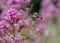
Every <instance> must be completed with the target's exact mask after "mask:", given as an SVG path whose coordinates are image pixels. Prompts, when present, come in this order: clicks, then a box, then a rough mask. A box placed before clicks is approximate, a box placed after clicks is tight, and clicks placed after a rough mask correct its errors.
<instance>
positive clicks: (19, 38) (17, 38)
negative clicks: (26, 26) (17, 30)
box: [14, 34, 22, 41]
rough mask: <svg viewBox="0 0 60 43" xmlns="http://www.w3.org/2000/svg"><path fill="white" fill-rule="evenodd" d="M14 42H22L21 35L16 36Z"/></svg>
mask: <svg viewBox="0 0 60 43" xmlns="http://www.w3.org/2000/svg"><path fill="white" fill-rule="evenodd" d="M14 40H15V41H19V40H22V36H21V34H16V35H15V37H14Z"/></svg>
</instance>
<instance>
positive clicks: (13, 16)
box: [3, 8, 22, 23]
mask: <svg viewBox="0 0 60 43" xmlns="http://www.w3.org/2000/svg"><path fill="white" fill-rule="evenodd" d="M21 18H22V14H21V13H20V12H19V11H17V10H15V9H14V8H11V9H9V10H8V11H6V13H5V15H4V17H3V19H4V20H6V21H7V22H10V23H12V22H17V20H20V19H21Z"/></svg>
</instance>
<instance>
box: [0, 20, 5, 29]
mask: <svg viewBox="0 0 60 43" xmlns="http://www.w3.org/2000/svg"><path fill="white" fill-rule="evenodd" d="M5 26H6V21H5V20H2V21H0V28H2V29H3V28H4V27H5Z"/></svg>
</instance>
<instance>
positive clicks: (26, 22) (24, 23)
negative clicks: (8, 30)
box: [18, 20, 29, 27]
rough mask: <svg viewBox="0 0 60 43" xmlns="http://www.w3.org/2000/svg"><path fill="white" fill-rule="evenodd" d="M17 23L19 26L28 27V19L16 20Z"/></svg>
mask: <svg viewBox="0 0 60 43" xmlns="http://www.w3.org/2000/svg"><path fill="white" fill-rule="evenodd" d="M18 24H19V25H20V27H22V26H23V27H28V26H29V21H28V20H20V21H18Z"/></svg>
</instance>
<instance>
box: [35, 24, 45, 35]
mask: <svg viewBox="0 0 60 43" xmlns="http://www.w3.org/2000/svg"><path fill="white" fill-rule="evenodd" d="M45 28H46V25H45V24H39V25H38V26H37V28H36V30H37V31H39V32H40V33H41V34H43V33H44V31H45Z"/></svg>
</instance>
